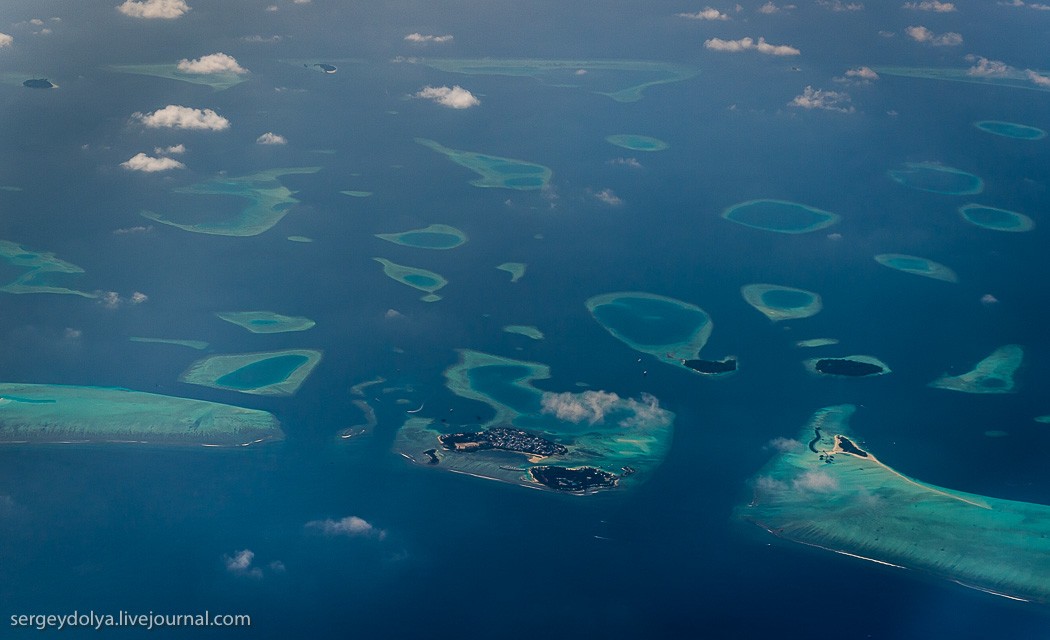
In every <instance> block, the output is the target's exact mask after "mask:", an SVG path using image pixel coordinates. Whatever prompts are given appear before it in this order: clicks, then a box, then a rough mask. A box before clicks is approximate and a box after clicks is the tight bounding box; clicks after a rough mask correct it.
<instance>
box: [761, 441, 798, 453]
mask: <svg viewBox="0 0 1050 640" xmlns="http://www.w3.org/2000/svg"><path fill="white" fill-rule="evenodd" d="M766 446H767V447H769V448H770V449H776V450H777V451H780V452H781V453H786V452H788V451H798V450H799V449H801V448H802V443H801V442H799V441H798V440H793V439H791V438H773V439H772V440H770V441H769V442H767V443H766Z"/></svg>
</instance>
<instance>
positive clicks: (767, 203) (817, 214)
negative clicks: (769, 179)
mask: <svg viewBox="0 0 1050 640" xmlns="http://www.w3.org/2000/svg"><path fill="white" fill-rule="evenodd" d="M722 217H723V218H725V219H726V220H729V221H730V222H735V223H737V224H741V225H744V226H745V227H751V228H752V229H762V230H763V231H775V232H776V233H791V234H798V233H810V232H812V231H817V230H819V229H824V228H826V227H830V226H831V225H833V224H835V223H836V222H838V221H839V216H838V214H834V213H831V212H830V211H822V210H820V209H815V208H813V207H809V206H806V205H804V204H799V203H797V202H788V201H786V200H748V201H747V202H741V203H739V204H735V205H733V206H731V207H729V208H728V209H726V210H725V211H723V212H722Z"/></svg>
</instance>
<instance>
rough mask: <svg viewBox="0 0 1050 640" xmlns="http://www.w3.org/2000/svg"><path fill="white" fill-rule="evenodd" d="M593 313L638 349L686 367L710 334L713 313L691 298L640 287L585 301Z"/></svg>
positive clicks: (622, 340)
mask: <svg viewBox="0 0 1050 640" xmlns="http://www.w3.org/2000/svg"><path fill="white" fill-rule="evenodd" d="M586 305H587V310H588V311H590V312H591V316H592V317H593V318H594V319H595V320H596V321H597V322H598V324H600V325H601V326H602V327H603V328H604V329H605V330H606V331H608V332H609V333H610V334H611V335H612V336H613V337H615V338H616V339H617V340H620V341H621V342H623V343H624V344H626V345H627V346H629V347H631V348H632V349H634V350H635V351H639V352H641V353H647V354H649V355H651V356H654V357H656V358H658V359H659V360H660V361H661V362H665V363H667V364H673V365H675V366H678V367H681V368H683V369H687V370H688V369H689V368H688V367H686V366H685V364H684V362H685V361H686V360H695V359H696V358H697V357H698V356H699V354H700V350H701V349H703V347H704V345H705V344H707V339H708V338H709V337H710V336H711V330H712V328H713V324H712V322H711V316H709V315H708V314H707V312H706V311H704V310H703V309H701V308H700V307H698V306H696V305H694V304H691V303H689V302H683V301H681V300H676V299H675V298H669V297H667V296H661V295H658V294H655V293H645V292H641V291H619V292H616V293H606V294H602V295H598V296H594V297H593V298H590V299H588V300H587V301H586Z"/></svg>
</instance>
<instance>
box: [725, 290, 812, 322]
mask: <svg viewBox="0 0 1050 640" xmlns="http://www.w3.org/2000/svg"><path fill="white" fill-rule="evenodd" d="M740 295H742V296H744V300H745V301H746V302H747V303H748V304H749V305H751V306H752V307H754V308H755V309H757V310H758V311H760V312H761V313H762V314H763V315H764V316H766V317H767V318H769V319H770V320H772V321H773V322H779V321H781V320H797V319H799V318H808V317H810V316H814V315H816V314H818V313H820V310H821V309H823V308H824V304H823V302H822V301H821V299H820V294H817V293H813V292H812V291H806V290H805V289H796V288H795V287H785V286H782V285H778V284H747V285H744V286H743V287H741V288H740Z"/></svg>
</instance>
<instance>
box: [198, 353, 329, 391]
mask: <svg viewBox="0 0 1050 640" xmlns="http://www.w3.org/2000/svg"><path fill="white" fill-rule="evenodd" d="M321 355H322V352H321V351H317V350H314V349H286V350H283V351H264V352H258V353H234V354H223V355H214V356H208V357H205V358H201V359H200V360H198V361H196V362H194V363H193V364H192V365H190V367H189V368H188V369H187V370H186V371H185V372H183V374H182V375H181V376H180V377H179V380H180V381H182V382H188V383H190V384H199V385H201V386H204V387H211V388H213V389H225V390H228V391H239V392H240V393H251V394H254V395H264V396H290V395H294V394H295V392H296V391H298V390H299V387H300V385H302V384H303V381H305V380H306V378H307V376H309V375H310V373H311V372H312V371H313V370H314V367H316V366H317V363H318V362H320V361H321Z"/></svg>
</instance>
